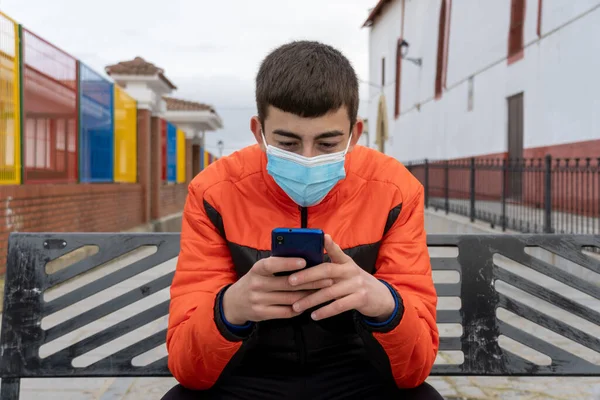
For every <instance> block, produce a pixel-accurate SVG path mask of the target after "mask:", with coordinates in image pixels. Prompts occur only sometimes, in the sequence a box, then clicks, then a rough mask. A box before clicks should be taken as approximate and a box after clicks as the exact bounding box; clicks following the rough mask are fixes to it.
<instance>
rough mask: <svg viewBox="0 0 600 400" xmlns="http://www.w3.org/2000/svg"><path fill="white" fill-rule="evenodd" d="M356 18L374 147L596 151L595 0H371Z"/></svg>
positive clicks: (455, 153)
mask: <svg viewBox="0 0 600 400" xmlns="http://www.w3.org/2000/svg"><path fill="white" fill-rule="evenodd" d="M365 26H369V27H370V39H369V40H370V43H369V47H370V48H369V57H370V64H369V66H370V78H369V81H370V82H371V90H370V95H369V98H370V104H369V114H368V119H369V121H370V122H371V123H370V125H371V138H370V142H371V145H372V146H374V147H379V148H380V149H381V150H383V151H384V152H385V153H387V154H390V155H392V156H394V157H396V158H398V159H400V160H402V161H409V160H417V159H423V158H428V159H457V158H464V157H470V156H484V155H497V156H502V157H503V156H506V155H507V154H508V155H509V156H510V157H522V156H524V157H541V156H543V155H544V154H546V153H550V154H552V155H554V156H557V157H573V156H579V157H594V158H596V157H600V1H599V0H485V1H483V0H454V1H452V0H380V1H379V3H378V4H377V6H376V7H375V8H374V9H373V10H371V13H370V15H369V17H368V19H367V21H366V22H365ZM403 40H404V45H401V44H402V43H403ZM406 43H408V46H406ZM380 85H381V86H380Z"/></svg>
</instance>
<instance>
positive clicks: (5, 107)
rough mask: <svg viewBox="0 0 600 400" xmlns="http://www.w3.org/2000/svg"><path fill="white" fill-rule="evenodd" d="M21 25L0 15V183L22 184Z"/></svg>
mask: <svg viewBox="0 0 600 400" xmlns="http://www.w3.org/2000/svg"><path fill="white" fill-rule="evenodd" d="M19 49H20V47H19V25H18V24H17V23H16V22H15V21H13V20H12V19H10V18H9V17H8V16H6V15H4V14H3V13H1V12H0V184H8V185H18V184H19V183H21V130H20V122H21V104H20V97H21V90H20V83H19V80H20V77H21V75H20V74H19V58H20V56H19Z"/></svg>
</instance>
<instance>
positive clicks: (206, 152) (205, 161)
mask: <svg viewBox="0 0 600 400" xmlns="http://www.w3.org/2000/svg"><path fill="white" fill-rule="evenodd" d="M208 155H209V153H208V151H206V150H204V168H206V167H208V164H209V162H208ZM204 168H203V169H204Z"/></svg>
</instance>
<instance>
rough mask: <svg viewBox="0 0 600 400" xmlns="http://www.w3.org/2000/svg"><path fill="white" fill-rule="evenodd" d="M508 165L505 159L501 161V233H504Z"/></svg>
mask: <svg viewBox="0 0 600 400" xmlns="http://www.w3.org/2000/svg"><path fill="white" fill-rule="evenodd" d="M507 169H508V165H507V162H506V158H505V159H503V160H502V174H501V175H502V183H501V194H500V195H501V197H502V198H501V203H502V216H501V217H500V218H501V224H502V231H503V232H504V231H506V178H507V176H508V173H507V172H508V171H507Z"/></svg>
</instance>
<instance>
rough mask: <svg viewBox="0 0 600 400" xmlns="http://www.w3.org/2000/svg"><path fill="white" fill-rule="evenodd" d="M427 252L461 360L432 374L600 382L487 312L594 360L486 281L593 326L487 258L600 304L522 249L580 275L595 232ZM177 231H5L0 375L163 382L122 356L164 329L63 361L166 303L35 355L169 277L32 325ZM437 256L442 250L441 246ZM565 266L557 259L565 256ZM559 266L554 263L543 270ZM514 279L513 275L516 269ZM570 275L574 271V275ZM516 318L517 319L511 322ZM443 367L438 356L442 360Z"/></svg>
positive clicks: (581, 308)
mask: <svg viewBox="0 0 600 400" xmlns="http://www.w3.org/2000/svg"><path fill="white" fill-rule="evenodd" d="M86 245H92V246H98V252H97V253H96V254H93V255H91V256H89V257H87V258H84V259H83V260H80V261H78V262H76V263H75V264H73V265H70V266H68V267H66V268H64V269H61V270H59V271H56V272H54V273H52V274H47V273H46V271H45V268H46V264H47V263H48V262H49V261H51V260H55V259H58V258H59V257H62V256H63V255H65V254H67V253H70V252H73V251H74V250H76V249H78V248H81V247H82V246H86ZM428 245H429V247H430V253H431V254H432V267H433V270H434V274H438V273H441V274H444V273H446V274H448V272H443V271H450V274H451V271H455V272H454V274H455V275H456V276H457V277H458V278H457V279H455V280H454V282H452V283H436V289H437V292H438V296H439V298H440V300H442V299H443V298H444V297H451V298H452V297H454V298H456V297H460V299H461V306H459V307H455V308H457V309H440V310H438V323H439V324H440V326H442V324H460V325H461V326H462V334H460V333H459V335H458V336H454V337H444V335H442V337H441V344H440V351H441V352H442V353H443V352H446V351H450V352H452V351H458V352H462V353H463V355H464V362H462V363H459V364H453V363H445V364H436V365H435V367H434V370H433V374H434V375H574V376H589V375H595V376H597V375H600V363H593V362H590V361H589V359H588V358H587V357H586V356H585V355H583V354H582V353H577V354H575V353H572V352H568V351H565V350H563V349H561V348H560V347H558V346H557V345H555V344H552V343H550V342H549V341H548V340H547V339H546V338H545V336H544V335H541V334H539V335H538V334H535V333H534V334H532V333H531V332H529V333H528V332H527V331H526V330H524V329H522V328H523V326H522V325H521V324H520V323H518V322H515V323H510V321H509V322H506V321H503V320H501V319H499V318H498V317H497V309H498V308H502V309H505V310H507V311H508V312H510V313H512V314H513V317H514V316H518V317H522V318H524V319H526V320H528V321H529V322H532V323H535V324H536V326H538V327H543V328H545V329H546V330H549V331H553V332H555V333H557V334H559V335H562V337H564V338H566V339H570V340H571V341H573V342H576V343H578V344H579V345H581V346H583V347H584V348H587V349H588V350H589V351H590V352H598V353H600V340H599V339H598V335H594V334H593V333H589V331H588V332H586V331H584V330H582V329H577V328H575V327H573V326H571V325H569V324H568V323H567V322H565V321H564V319H565V318H562V317H561V316H560V315H553V314H552V313H549V314H545V313H543V312H540V311H539V310H537V309H536V307H535V306H532V305H531V303H527V302H526V301H524V300H523V301H521V300H519V297H518V296H516V297H514V296H511V295H510V292H509V295H507V294H506V292H504V293H501V291H499V290H498V289H497V287H496V286H495V281H496V280H501V281H503V282H505V283H506V284H508V285H510V287H512V288H513V290H515V288H516V289H518V290H516V291H515V292H517V291H518V292H519V293H520V291H522V292H524V293H527V294H529V295H531V296H534V298H535V299H538V300H540V301H542V300H543V301H544V302H545V303H546V304H549V305H550V306H551V307H552V306H554V307H557V308H558V309H561V310H563V312H565V314H566V315H570V316H576V317H579V318H580V319H583V320H586V321H588V322H589V323H591V324H592V325H593V326H594V327H595V328H599V327H600V312H599V308H597V307H593V306H592V307H590V306H589V303H588V305H586V304H581V303H580V302H578V299H577V298H575V297H572V296H571V298H569V297H567V296H570V295H569V294H567V295H561V294H559V293H558V292H556V291H554V290H552V288H550V287H549V286H548V285H547V284H544V283H543V282H540V281H538V280H537V278H531V279H529V278H523V277H522V276H521V275H519V274H518V273H515V270H511V268H509V267H510V266H508V267H506V268H504V267H502V268H501V267H499V265H498V262H497V260H496V262H495V259H494V255H495V254H499V255H502V256H503V257H506V259H511V260H512V262H514V263H515V265H516V263H519V264H521V265H520V266H519V268H523V269H527V270H530V271H532V272H533V271H537V272H538V273H541V274H542V275H544V276H546V277H551V278H553V280H554V281H556V282H557V283H562V284H565V285H567V286H568V287H570V288H574V289H575V290H576V291H577V293H582V294H585V295H587V296H584V295H582V296H583V297H586V298H587V299H588V300H589V301H598V300H599V299H600V286H599V285H598V282H597V281H596V282H594V279H591V278H590V279H588V278H586V276H581V272H579V273H571V272H570V271H569V270H568V268H570V267H568V266H567V267H565V266H564V265H562V266H561V265H558V263H556V262H553V261H552V260H543V259H542V258H537V257H533V256H531V255H530V254H529V253H528V252H527V251H526V249H529V248H535V247H537V248H538V249H542V250H541V251H548V252H550V253H554V255H555V256H556V258H557V259H559V258H563V259H565V260H568V261H566V262H568V263H573V265H579V266H581V270H582V271H583V273H584V274H585V273H589V274H591V275H590V276H596V274H600V262H599V261H598V258H596V257H595V256H594V254H593V253H592V254H586V253H584V252H582V248H585V247H587V246H590V247H595V248H596V249H600V237H598V236H568V235H516V236H510V235H430V236H429V237H428ZM141 246H156V247H157V251H156V252H155V253H154V254H152V255H150V256H148V257H146V258H143V259H141V260H139V261H136V262H134V263H132V264H130V265H128V266H126V267H124V268H121V269H119V270H115V271H111V272H107V273H106V274H104V275H103V276H101V277H100V278H99V279H97V280H95V281H93V282H90V283H88V284H85V285H84V286H81V287H78V288H76V289H75V290H73V291H71V292H69V293H66V294H64V295H62V296H60V297H57V298H55V299H52V300H50V301H45V300H44V297H43V296H44V292H45V291H46V290H48V289H50V288H54V287H57V285H61V284H63V283H64V282H67V281H69V280H71V279H73V278H75V277H77V276H79V275H81V274H84V273H86V272H88V271H91V270H92V269H94V268H96V267H98V266H100V265H102V264H105V263H107V262H109V261H110V260H112V259H115V258H117V257H120V256H122V255H124V254H127V253H129V252H131V251H133V250H135V249H136V248H138V247H141ZM448 247H451V248H454V249H455V250H456V249H457V250H458V255H457V256H456V254H446V255H445V256H444V254H442V256H441V257H438V256H436V251H438V250H440V248H442V250H444V249H443V248H448ZM178 252H179V235H178V234H165V233H160V234H159V233H151V234H129V233H119V234H80V233H77V234H42V233H13V234H11V235H10V238H9V246H8V269H7V274H6V284H5V297H4V314H3V317H2V339H1V357H2V359H1V363H0V373H1V376H2V378H21V377H59V376H63V377H78V376H80V377H83V376H88V377H89V376H170V373H169V371H168V369H167V362H166V357H162V358H160V359H159V360H156V361H153V362H151V363H149V364H147V365H144V366H134V365H133V364H132V359H134V358H135V357H136V356H138V355H140V354H143V353H145V352H147V351H149V350H151V349H153V348H156V347H157V346H160V345H163V346H164V342H165V336H166V331H165V330H161V331H159V332H157V333H154V334H152V335H150V336H148V337H144V338H141V339H140V340H139V341H137V343H135V344H133V345H130V346H127V347H125V348H123V349H120V350H119V351H117V352H116V353H114V354H111V355H108V354H107V355H106V357H105V358H103V359H101V360H99V361H98V362H95V363H93V364H91V365H89V366H86V367H74V366H73V365H72V361H73V359H74V358H76V357H79V356H81V355H83V354H85V353H87V352H90V351H91V350H93V349H96V348H98V347H99V346H102V345H105V344H106V343H108V342H110V341H113V340H115V339H118V338H120V337H121V336H123V335H125V334H127V333H129V332H132V331H133V330H135V329H137V328H139V327H142V326H143V325H145V324H148V323H150V322H152V321H155V320H156V319H157V318H160V317H164V316H166V315H168V300H165V301H163V302H161V303H159V304H157V305H155V306H153V307H151V308H149V309H147V310H145V311H143V312H141V313H139V314H137V315H134V316H132V317H131V318H128V319H126V320H125V321H121V322H119V323H117V324H114V325H112V326H111V325H109V326H107V327H105V328H103V329H101V330H100V331H99V332H97V333H96V334H94V335H92V336H89V337H87V338H85V339H82V340H79V341H77V342H76V343H74V344H70V345H68V346H66V347H65V348H64V349H63V350H60V351H58V352H56V353H54V354H52V355H50V356H48V357H45V358H40V356H39V350H40V347H42V346H43V345H45V344H47V343H49V342H51V341H55V340H57V339H60V338H61V337H62V336H64V335H67V334H69V333H71V332H73V331H75V330H77V329H79V328H81V327H83V326H85V325H87V324H90V323H93V322H94V321H97V320H98V319H100V318H102V317H104V316H107V315H109V314H110V313H113V312H115V311H119V310H121V309H123V308H125V307H127V306H128V305H130V304H132V303H134V302H136V301H139V300H141V299H144V298H146V297H148V296H151V295H152V294H154V293H157V292H158V291H160V290H162V289H165V288H168V287H169V285H170V283H171V279H172V277H173V273H172V272H170V273H167V274H165V275H162V276H160V277H158V278H157V279H154V280H153V281H150V282H147V283H145V284H144V285H142V286H140V287H132V288H131V289H130V290H128V291H125V292H123V294H120V295H118V296H116V297H114V298H112V299H110V300H109V301H107V302H105V303H103V304H98V305H95V306H93V307H90V308H89V309H86V311H84V312H83V313H81V314H79V315H77V316H75V317H73V318H71V319H67V320H66V321H64V322H61V323H58V324H57V325H55V326H53V327H51V328H49V329H46V330H44V329H43V328H42V324H41V321H42V319H43V318H45V317H48V316H50V315H51V314H53V313H56V312H59V311H60V310H64V309H65V308H66V307H68V306H70V305H73V304H75V303H77V302H79V301H81V300H83V299H86V298H88V297H90V296H92V295H95V294H97V293H99V292H101V291H103V290H105V289H108V288H110V287H111V286H113V285H115V284H118V283H119V282H122V281H125V280H127V279H129V278H132V277H134V276H136V275H138V274H140V273H143V272H145V271H147V270H149V269H151V268H153V267H155V266H157V265H159V264H161V263H164V262H166V261H167V260H170V259H172V258H174V257H176V256H177V255H178ZM442 253H443V251H442ZM563 261H564V260H563ZM553 264H557V265H558V266H557V265H553ZM517 272H518V271H517ZM578 274H579V276H578ZM515 318H517V317H515ZM499 337H507V338H510V339H512V340H513V341H515V342H518V343H521V344H522V345H524V346H526V347H527V348H529V350H532V349H533V350H535V351H537V352H539V353H543V354H545V355H547V356H549V357H550V359H551V362H550V363H549V364H547V365H539V364H536V363H534V362H531V361H528V359H527V358H526V354H517V352H518V349H517V350H510V347H508V346H506V345H501V341H499ZM442 361H443V360H442Z"/></svg>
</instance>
